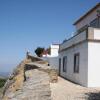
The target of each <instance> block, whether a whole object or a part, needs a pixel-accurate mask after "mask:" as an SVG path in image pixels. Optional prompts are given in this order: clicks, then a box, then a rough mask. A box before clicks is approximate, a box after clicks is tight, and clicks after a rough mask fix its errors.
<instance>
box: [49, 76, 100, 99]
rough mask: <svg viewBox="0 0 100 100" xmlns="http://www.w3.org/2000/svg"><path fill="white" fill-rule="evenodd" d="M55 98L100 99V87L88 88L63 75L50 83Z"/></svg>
mask: <svg viewBox="0 0 100 100" xmlns="http://www.w3.org/2000/svg"><path fill="white" fill-rule="evenodd" d="M50 87H51V91H52V93H51V94H52V95H51V97H52V99H53V100H100V88H86V87H82V86H80V85H78V84H75V83H72V82H70V81H68V80H65V79H63V78H61V77H59V78H58V82H57V83H53V84H52V83H50Z"/></svg>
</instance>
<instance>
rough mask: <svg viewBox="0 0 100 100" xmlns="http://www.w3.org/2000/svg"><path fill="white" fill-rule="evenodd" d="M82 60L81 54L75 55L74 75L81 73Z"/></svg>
mask: <svg viewBox="0 0 100 100" xmlns="http://www.w3.org/2000/svg"><path fill="white" fill-rule="evenodd" d="M79 60H80V54H79V53H77V54H75V55H74V73H79V62H80V61H79Z"/></svg>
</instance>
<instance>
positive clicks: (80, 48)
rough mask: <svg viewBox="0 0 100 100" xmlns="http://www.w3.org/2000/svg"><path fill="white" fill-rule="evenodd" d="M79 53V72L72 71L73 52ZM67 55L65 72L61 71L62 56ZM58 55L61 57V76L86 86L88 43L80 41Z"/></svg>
mask: <svg viewBox="0 0 100 100" xmlns="http://www.w3.org/2000/svg"><path fill="white" fill-rule="evenodd" d="M75 53H80V65H79V73H74V72H73V70H74V54H75ZM64 56H67V60H68V63H67V72H66V73H65V72H63V69H62V68H63V61H62V59H63V57H64ZM59 57H60V58H61V63H62V64H61V65H62V66H61V72H60V73H61V76H63V77H65V78H67V79H69V80H71V81H74V82H76V83H79V84H81V85H83V86H87V77H88V76H87V69H88V43H87V42H85V43H82V44H80V45H77V46H75V47H73V48H70V49H68V50H66V51H63V52H61V53H60V55H59Z"/></svg>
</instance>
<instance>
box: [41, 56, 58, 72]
mask: <svg viewBox="0 0 100 100" xmlns="http://www.w3.org/2000/svg"><path fill="white" fill-rule="evenodd" d="M42 59H44V60H46V61H47V62H48V63H49V65H50V67H51V68H52V69H56V70H58V69H59V57H58V56H57V57H42Z"/></svg>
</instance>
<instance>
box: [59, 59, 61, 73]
mask: <svg viewBox="0 0 100 100" xmlns="http://www.w3.org/2000/svg"><path fill="white" fill-rule="evenodd" d="M60 71H61V58H59V75H60Z"/></svg>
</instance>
